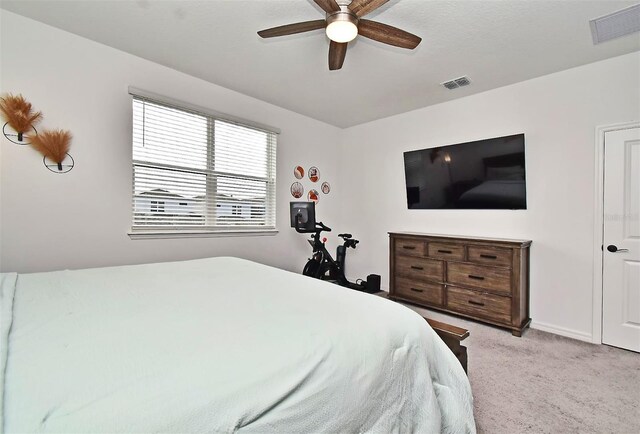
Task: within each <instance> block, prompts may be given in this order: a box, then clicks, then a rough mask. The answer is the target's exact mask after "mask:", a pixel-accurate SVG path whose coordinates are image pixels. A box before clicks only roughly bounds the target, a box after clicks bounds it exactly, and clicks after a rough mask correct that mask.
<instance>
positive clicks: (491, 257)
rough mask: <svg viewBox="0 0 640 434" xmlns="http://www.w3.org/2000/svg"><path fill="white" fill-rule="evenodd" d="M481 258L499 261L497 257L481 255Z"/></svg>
mask: <svg viewBox="0 0 640 434" xmlns="http://www.w3.org/2000/svg"><path fill="white" fill-rule="evenodd" d="M480 257H481V258H487V259H498V257H497V256H496V255H480Z"/></svg>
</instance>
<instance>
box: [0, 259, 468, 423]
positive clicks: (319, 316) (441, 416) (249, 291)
mask: <svg viewBox="0 0 640 434" xmlns="http://www.w3.org/2000/svg"><path fill="white" fill-rule="evenodd" d="M5 301H6V300H4V299H3V304H4V302H5ZM3 308H4V306H3ZM3 321H4V318H3ZM5 345H6V342H3V348H4V347H5ZM8 348H9V351H8V361H7V371H6V378H5V384H4V386H5V387H4V392H5V395H4V410H5V411H4V429H5V432H7V433H10V432H65V433H72V432H78V433H79V432H83V433H84V432H113V433H115V432H140V433H142V432H235V431H242V432H251V433H253V432H255V433H261V432H273V433H296V432H299V433H311V432H376V433H390V432H419V433H439V432H443V433H454V432H455V433H465V432H475V424H474V419H473V410H472V398H471V391H470V386H469V382H468V380H467V377H466V375H465V374H464V372H463V370H462V368H461V366H460V364H459V363H458V361H457V360H456V359H455V357H454V356H453V354H452V353H451V352H450V351H449V350H448V348H447V347H446V346H445V345H444V343H443V342H442V341H441V340H440V339H439V338H438V337H437V335H436V334H435V333H434V332H433V330H432V329H431V328H430V327H429V326H428V325H427V324H426V322H425V321H424V320H423V319H422V318H421V317H420V316H419V315H417V314H416V313H414V312H412V311H411V310H409V309H407V308H405V307H403V306H401V305H399V304H396V303H393V302H390V301H388V300H385V299H382V298H380V297H376V296H372V295H368V294H363V293H358V292H355V291H351V290H348V289H345V288H342V287H338V286H336V285H332V284H330V283H327V282H322V281H318V280H314V279H311V278H308V277H305V276H301V275H297V274H294V273H289V272H286V271H282V270H278V269H275V268H272V267H268V266H264V265H260V264H256V263H253V262H249V261H245V260H241V259H236V258H211V259H201V260H194V261H186V262H173V263H164V264H149V265H137V266H127V267H112V268H102V269H89V270H78V271H60V272H51V273H38V274H26V275H19V276H18V279H17V286H16V291H15V299H14V305H13V325H12V328H11V332H10V334H9V347H8Z"/></svg>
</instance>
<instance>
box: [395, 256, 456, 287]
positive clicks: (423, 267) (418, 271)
mask: <svg viewBox="0 0 640 434" xmlns="http://www.w3.org/2000/svg"><path fill="white" fill-rule="evenodd" d="M396 274H397V275H400V276H405V277H409V278H412V279H430V280H435V281H437V282H442V281H443V280H444V264H443V262H442V261H435V260H433V259H426V258H417V257H415V256H401V255H397V256H396Z"/></svg>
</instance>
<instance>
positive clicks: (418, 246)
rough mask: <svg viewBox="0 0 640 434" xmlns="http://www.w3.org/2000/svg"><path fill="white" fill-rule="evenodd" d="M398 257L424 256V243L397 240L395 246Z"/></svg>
mask: <svg viewBox="0 0 640 434" xmlns="http://www.w3.org/2000/svg"><path fill="white" fill-rule="evenodd" d="M395 249H396V253H397V254H398V255H407V256H424V241H417V240H408V239H402V238H400V239H397V240H396V245H395Z"/></svg>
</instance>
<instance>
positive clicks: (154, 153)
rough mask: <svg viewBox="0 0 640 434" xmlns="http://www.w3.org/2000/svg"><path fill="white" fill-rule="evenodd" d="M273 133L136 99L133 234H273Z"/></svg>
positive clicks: (208, 115)
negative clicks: (263, 232) (262, 231)
mask: <svg viewBox="0 0 640 434" xmlns="http://www.w3.org/2000/svg"><path fill="white" fill-rule="evenodd" d="M276 141H277V134H276V133H275V132H271V131H266V130H263V129H260V128H256V127H254V126H250V125H244V124H242V123H239V122H235V121H229V120H224V119H220V118H218V117H216V116H213V115H210V114H206V113H201V112H198V111H195V110H190V109H186V108H181V107H178V106H176V105H172V104H166V103H163V102H156V101H153V100H150V99H148V98H144V97H141V96H137V95H134V96H133V225H132V232H133V233H144V232H167V233H183V232H184V233H199V232H203V233H204V232H242V231H247V232H255V231H261V230H264V231H267V230H273V229H275V191H276V188H275V187H276Z"/></svg>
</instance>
